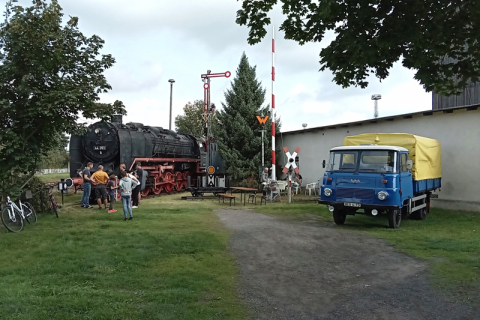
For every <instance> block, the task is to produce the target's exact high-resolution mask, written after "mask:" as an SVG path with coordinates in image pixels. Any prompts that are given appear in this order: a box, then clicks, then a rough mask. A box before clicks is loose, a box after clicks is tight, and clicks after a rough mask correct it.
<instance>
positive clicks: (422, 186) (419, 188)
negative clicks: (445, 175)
mask: <svg viewBox="0 0 480 320" xmlns="http://www.w3.org/2000/svg"><path fill="white" fill-rule="evenodd" d="M441 186H442V178H436V179H425V180H419V181H413V193H414V194H416V193H420V192H423V191H428V190H433V189H438V188H440V187H441Z"/></svg>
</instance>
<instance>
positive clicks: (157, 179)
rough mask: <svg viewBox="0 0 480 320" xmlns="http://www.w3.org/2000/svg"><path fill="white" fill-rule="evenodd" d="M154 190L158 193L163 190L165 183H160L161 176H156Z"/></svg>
mask: <svg viewBox="0 0 480 320" xmlns="http://www.w3.org/2000/svg"><path fill="white" fill-rule="evenodd" d="M152 191H153V193H154V194H156V195H158V194H160V193H161V192H162V191H163V185H161V184H160V178H159V177H155V180H154V182H153V187H152Z"/></svg>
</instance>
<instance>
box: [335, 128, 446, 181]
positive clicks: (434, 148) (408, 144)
mask: <svg viewBox="0 0 480 320" xmlns="http://www.w3.org/2000/svg"><path fill="white" fill-rule="evenodd" d="M362 144H377V145H382V146H397V147H404V148H405V149H407V150H408V151H409V159H411V160H413V168H412V174H413V179H414V180H417V181H418V180H425V179H436V178H441V177H442V167H441V154H440V153H441V152H440V151H441V150H440V142H438V141H437V140H435V139H430V138H425V137H420V136H416V135H413V134H409V133H365V134H359V135H357V136H348V137H346V138H345V140H343V145H344V146H359V145H362Z"/></svg>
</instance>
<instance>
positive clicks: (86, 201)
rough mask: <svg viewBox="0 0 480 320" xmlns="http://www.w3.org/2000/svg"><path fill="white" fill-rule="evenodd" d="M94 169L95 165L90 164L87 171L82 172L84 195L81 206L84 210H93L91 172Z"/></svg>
mask: <svg viewBox="0 0 480 320" xmlns="http://www.w3.org/2000/svg"><path fill="white" fill-rule="evenodd" d="M92 168H93V163H92V162H88V163H87V166H86V167H85V169H83V171H82V178H83V184H82V187H83V194H82V200H81V202H80V205H81V206H82V208H89V209H91V208H93V207H92V206H91V205H90V192H91V191H92V179H91V177H92V174H91V173H90V170H91V169H92Z"/></svg>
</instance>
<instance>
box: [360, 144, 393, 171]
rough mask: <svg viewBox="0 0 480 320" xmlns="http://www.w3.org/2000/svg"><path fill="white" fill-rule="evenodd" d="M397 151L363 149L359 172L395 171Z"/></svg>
mask: <svg viewBox="0 0 480 320" xmlns="http://www.w3.org/2000/svg"><path fill="white" fill-rule="evenodd" d="M395 156H396V154H395V151H390V150H385V151H383V150H371V151H370V150H368V151H362V154H361V157H360V163H359V166H358V171H359V172H378V173H394V172H395V171H396V170H395V167H396V165H395Z"/></svg>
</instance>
